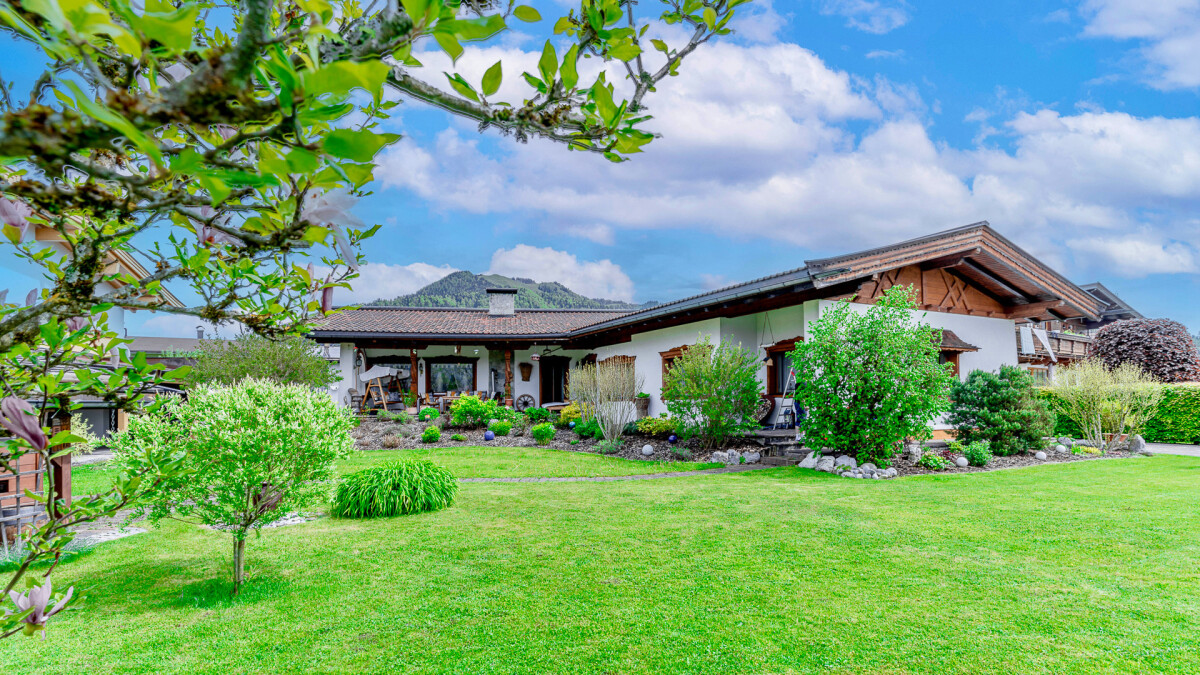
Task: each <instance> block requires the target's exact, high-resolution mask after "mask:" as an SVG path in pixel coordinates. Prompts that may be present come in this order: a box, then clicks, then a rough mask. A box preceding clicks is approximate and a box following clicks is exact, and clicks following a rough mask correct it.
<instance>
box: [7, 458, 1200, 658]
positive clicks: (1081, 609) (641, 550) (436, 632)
mask: <svg viewBox="0 0 1200 675" xmlns="http://www.w3.org/2000/svg"><path fill="white" fill-rule="evenodd" d="M1198 502H1200V460H1198V459H1194V458H1185V457H1166V456H1158V457H1153V458H1149V459H1129V460H1111V461H1095V462H1079V463H1073V464H1061V465H1045V466H1040V467H1034V468H1029V469H1018V470H1009V471H997V472H993V473H980V474H965V475H955V476H926V477H916V478H905V479H900V480H891V481H850V480H845V479H839V478H835V477H831V476H827V475H823V474H816V473H814V472H811V471H805V470H800V469H794V468H787V469H773V470H768V471H757V472H749V473H743V474H728V475H716V476H701V477H692V478H676V479H663V480H653V481H628V482H609V483H516V484H511V483H507V484H506V483H474V484H464V485H463V486H462V490H461V491H460V493H459V499H458V502H457V503H456V504H455V505H454V506H453V507H451V508H450V509H447V510H445V511H441V512H438V513H432V514H424V515H419V516H408V517H399V518H393V519H386V520H376V521H339V520H332V519H323V520H319V521H315V522H312V523H308V524H305V525H301V526H296V527H288V528H280V529H275V530H268V531H266V532H264V533H263V535H262V537H261V538H255V539H252V540H251V542H250V544H249V547H248V567H249V571H250V574H251V582H250V585H249V586H248V587H247V589H246V591H245V592H244V593H243V595H242V596H241V597H239V598H238V599H237V600H229V599H228V598H227V596H226V593H227V589H228V585H227V582H226V577H227V576H228V574H229V561H228V557H229V548H230V547H229V538H228V536H226V535H222V534H218V533H216V532H212V531H208V530H202V529H198V528H194V527H190V526H187V525H183V524H178V523H173V524H168V525H165V526H164V527H163V528H162V529H161V530H156V531H152V532H150V533H148V534H143V535H139V536H136V537H130V538H127V539H123V540H120V541H116V542H111V543H107V544H103V545H101V546H99V547H98V548H97V549H96V550H95V551H94V552H92V553H90V554H86V555H83V556H81V557H79V558H76V559H73V560H71V561H69V562H67V563H65V564H64V565H63V566H62V567H60V568H59V569H58V570H57V571H56V573H55V578H56V580H57V582H58V583H59V584H68V583H73V584H76V585H77V586H78V587H79V588H81V589H83V590H84V591H85V593H86V594H87V595H88V596H89V598H88V601H87V604H86V606H84V607H83V608H81V609H80V610H79V611H76V612H73V613H71V614H70V615H69V616H67V617H66V618H63V619H60V620H59V619H56V620H55V621H54V623H53V624H52V631H51V634H50V638H49V639H48V640H46V641H44V642H43V641H42V640H39V639H9V640H5V641H3V642H2V643H0V663H4V664H6V665H7V666H8V668H7V670H9V671H11V672H39V673H78V672H87V673H107V672H147V673H149V672H177V673H192V672H203V673H241V672H252V673H260V672H261V673H275V672H414V673H418V672H419V673H425V672H457V673H508V672H526V673H546V672H555V673H558V672H576V673H593V672H613V673H616V672H620V673H627V672H646V673H660V672H686V673H699V672H705V673H741V672H774V673H788V672H801V673H808V672H820V673H825V672H839V673H858V672H879V673H910V672H920V673H979V672H1012V673H1043V672H1045V673H1095V672H1108V673H1129V672H1188V673H1191V672H1200V570H1198V566H1197V560H1198V559H1200V519H1197V518H1196V517H1195V511H1196V504H1197V503H1198Z"/></svg>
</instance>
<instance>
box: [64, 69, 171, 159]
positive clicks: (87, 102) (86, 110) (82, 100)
mask: <svg viewBox="0 0 1200 675" xmlns="http://www.w3.org/2000/svg"><path fill="white" fill-rule="evenodd" d="M63 84H65V85H66V86H67V88H68V89H70V90H71V91H72V92H73V93H74V94H75V104H76V105H78V106H79V110H80V112H82V113H83V114H85V115H87V116H88V117H91V118H92V119H94V120H96V121H97V122H100V123H102V124H106V125H108V126H109V127H111V128H112V129H113V130H114V131H117V132H119V133H121V134H123V135H124V136H125V137H126V138H128V139H129V140H130V141H132V142H133V144H134V145H136V146H137V147H138V149H139V150H141V151H142V152H144V153H146V154H147V155H148V156H150V157H151V158H153V159H154V161H155V163H156V164H160V165H161V164H162V163H163V156H162V152H161V151H160V150H159V149H158V144H157V143H155V142H154V141H153V140H152V139H151V138H150V137H148V136H146V135H145V134H143V133H142V132H141V131H140V130H139V129H138V128H137V127H135V126H133V124H132V123H131V122H130V121H129V120H127V119H125V118H124V117H121V116H120V115H118V114H117V113H115V112H113V111H112V110H109V109H108V108H107V107H105V106H103V105H101V104H99V103H97V102H96V101H95V100H93V99H92V98H91V97H90V96H88V95H87V94H85V93H84V92H83V90H82V89H80V88H79V85H77V84H75V83H74V82H72V81H71V80H64V81H63Z"/></svg>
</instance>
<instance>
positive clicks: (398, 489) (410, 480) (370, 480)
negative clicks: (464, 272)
mask: <svg viewBox="0 0 1200 675" xmlns="http://www.w3.org/2000/svg"><path fill="white" fill-rule="evenodd" d="M457 493H458V480H457V479H456V478H455V477H454V474H452V473H450V472H449V471H448V470H446V469H445V468H444V467H441V466H438V465H437V464H434V463H433V462H431V461H429V460H427V459H417V460H395V461H391V462H387V463H385V464H382V465H380V466H376V467H371V468H370V469H364V470H362V471H358V472H355V473H352V474H350V475H349V476H346V477H345V478H344V479H342V482H341V483H340V484H339V485H338V489H337V493H336V494H335V495H334V500H333V509H332V512H333V516H334V517H335V518H386V517H389V516H402V515H405V514H409V513H421V512H423V511H437V510H439V509H444V508H446V507H447V506H450V504H452V503H453V502H454V496H455V494H457Z"/></svg>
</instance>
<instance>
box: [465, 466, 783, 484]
mask: <svg viewBox="0 0 1200 675" xmlns="http://www.w3.org/2000/svg"><path fill="white" fill-rule="evenodd" d="M773 468H775V467H772V466H765V465H763V464H736V465H732V466H725V467H721V468H719V469H701V470H699V471H672V472H669V473H645V474H639V475H636V476H568V477H558V478H459V479H458V482H460V483H607V482H610V481H619V480H652V479H655V478H683V477H685V476H711V475H714V474H721V473H741V472H743V471H758V470H760V469H773Z"/></svg>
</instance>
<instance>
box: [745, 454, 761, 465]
mask: <svg viewBox="0 0 1200 675" xmlns="http://www.w3.org/2000/svg"><path fill="white" fill-rule="evenodd" d="M742 456H743V457H745V458H746V463H747V464H753V463H755V462H757V461H758V460H760V459H762V455H760V454H759V453H757V452H747V453H746V454H744V455H742Z"/></svg>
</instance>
